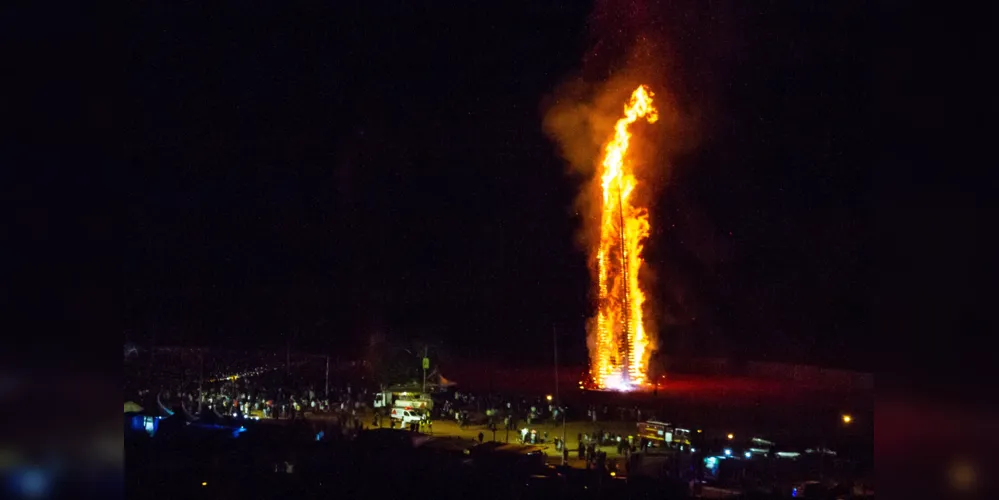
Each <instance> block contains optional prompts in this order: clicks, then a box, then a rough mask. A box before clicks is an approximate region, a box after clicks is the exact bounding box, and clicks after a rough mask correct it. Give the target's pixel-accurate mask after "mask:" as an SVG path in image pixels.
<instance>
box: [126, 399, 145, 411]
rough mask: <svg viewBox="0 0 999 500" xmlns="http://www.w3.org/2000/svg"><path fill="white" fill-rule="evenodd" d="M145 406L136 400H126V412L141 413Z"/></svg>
mask: <svg viewBox="0 0 999 500" xmlns="http://www.w3.org/2000/svg"><path fill="white" fill-rule="evenodd" d="M142 410H143V408H142V407H141V406H139V404H138V403H136V402H135V401H126V402H125V413H141V412H142Z"/></svg>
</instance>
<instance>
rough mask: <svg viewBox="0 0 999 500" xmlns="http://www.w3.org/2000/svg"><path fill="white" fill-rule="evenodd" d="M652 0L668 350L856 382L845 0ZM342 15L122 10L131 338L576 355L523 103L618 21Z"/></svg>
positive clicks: (576, 339)
mask: <svg viewBox="0 0 999 500" xmlns="http://www.w3.org/2000/svg"><path fill="white" fill-rule="evenodd" d="M647 3H648V5H646V6H645V8H646V9H648V10H647V11H644V10H643V11H641V12H643V13H644V12H647V13H649V15H650V16H653V17H655V18H656V19H659V20H662V22H656V23H651V24H649V25H648V26H650V28H648V29H655V30H660V31H661V32H660V33H657V36H660V37H663V38H664V39H666V40H669V42H670V50H671V56H672V57H673V59H672V61H673V63H672V65H671V68H672V70H673V71H675V72H676V84H675V85H676V90H677V94H678V95H680V96H681V97H685V98H689V100H690V103H691V106H696V107H698V108H699V109H704V110H706V111H705V112H704V116H705V117H706V119H705V120H704V124H703V126H702V127H703V130H701V137H702V139H701V141H700V143H699V144H698V145H697V147H696V148H695V149H694V150H693V151H691V152H688V153H686V154H685V155H683V156H682V157H680V158H677V159H676V160H675V168H674V170H673V173H672V176H671V178H670V184H669V186H668V187H667V188H666V189H664V190H663V192H662V196H661V197H660V199H659V201H658V202H657V203H656V205H655V210H656V211H655V212H654V215H653V220H654V221H656V220H659V221H660V224H659V225H658V226H657V227H656V228H655V229H654V232H653V236H652V241H650V242H649V249H648V254H647V256H646V257H647V259H648V260H649V262H650V264H651V265H652V266H653V267H654V268H655V269H657V273H661V275H660V277H659V280H658V281H657V284H656V291H655V292H654V293H655V295H656V296H657V299H656V302H657V310H656V312H655V314H654V316H655V317H656V318H657V321H659V323H660V326H659V328H660V329H661V330H663V332H664V333H663V338H664V341H663V348H664V349H665V350H666V351H667V352H675V353H678V354H689V355H718V354H727V355H741V356H744V357H746V358H752V359H774V360H794V361H804V362H816V363H823V364H828V365H836V366H849V367H860V368H867V367H869V366H870V365H869V363H870V359H869V356H868V355H867V354H865V351H866V350H865V349H861V348H858V345H863V342H865V341H866V340H867V339H868V338H869V337H870V335H871V332H870V330H871V326H870V321H869V318H868V315H867V308H868V305H869V302H870V297H869V296H868V294H869V293H870V291H869V290H870V283H869V282H868V281H867V276H869V272H868V269H867V264H866V253H865V252H866V250H865V248H866V241H867V229H866V223H865V221H866V218H867V210H868V205H869V202H870V200H869V198H870V175H871V174H870V168H871V160H870V159H869V153H870V152H869V150H868V149H867V148H868V145H867V142H866V141H867V138H868V135H869V134H868V132H869V130H868V122H869V118H868V116H869V109H868V106H869V104H870V103H869V92H868V90H869V89H868V85H869V73H868V71H869V60H868V58H867V53H868V51H867V49H866V42H867V30H868V26H867V22H866V20H865V17H864V14H863V11H862V10H861V9H860V8H859V6H860V4H856V3H851V2H832V3H830V2H805V3H801V2H795V3H792V2H787V3H783V4H781V3H777V4H770V5H768V6H754V7H752V8H750V7H748V6H746V7H733V6H731V5H729V6H724V7H723V6H721V5H720V4H718V3H717V2H703V1H691V2H674V3H672V4H670V3H668V2H660V3H656V2H647ZM342 4H346V2H315V1H312V2H302V1H291V2H284V3H280V4H274V5H273V6H272V5H269V4H266V3H264V2H259V3H255V2H250V3H245V2H240V3H232V4H231V5H226V6H218V7H209V6H205V5H203V4H199V3H192V2H185V3H180V4H177V3H175V2H143V3H140V4H135V5H133V7H132V8H133V18H132V21H131V22H130V23H129V38H130V40H129V44H128V47H129V59H128V66H127V75H126V95H125V97H126V99H127V100H126V102H127V103H129V104H130V105H132V106H134V110H135V111H136V113H134V116H136V119H135V121H134V123H130V124H128V126H129V134H128V136H127V138H126V155H127V156H126V157H127V163H128V165H129V182H128V184H129V186H131V187H130V189H129V191H128V193H127V203H128V212H127V217H128V221H129V224H128V226H127V234H126V236H127V240H126V244H127V247H126V260H125V269H124V273H125V285H124V286H125V287H124V290H125V296H126V300H127V302H126V310H125V323H126V328H127V329H128V330H129V331H130V337H131V338H133V339H135V340H147V339H149V338H152V336H154V335H155V337H156V338H157V342H165V343H190V344H199V345H203V344H220V345H229V346H232V345H254V346H262V345H283V343H284V337H283V335H285V334H290V333H292V332H294V333H295V336H296V342H297V343H299V344H301V345H303V346H305V345H308V346H310V347H315V348H348V347H350V346H356V345H358V344H363V342H364V339H366V337H367V335H368V334H370V333H371V332H373V331H376V330H380V331H384V332H388V333H392V334H395V335H399V336H404V337H405V336H424V337H431V338H439V339H442V340H444V341H445V342H446V343H447V344H448V345H449V346H450V347H451V348H453V349H454V350H456V351H460V352H472V353H476V354H477V355H485V354H486V353H488V352H490V351H496V352H497V353H498V354H497V355H499V354H503V353H523V352H524V350H523V347H518V346H517V344H518V343H521V344H523V343H540V345H539V346H538V347H537V348H536V349H535V351H537V352H536V353H535V352H530V351H529V354H525V356H527V357H530V356H532V355H533V356H536V357H537V358H538V359H548V353H549V352H550V350H549V349H550V347H549V346H550V338H551V328H552V324H557V325H558V329H559V332H560V338H562V339H563V340H562V342H564V343H565V344H566V346H567V347H566V349H567V352H568V353H569V354H568V356H570V357H571V358H573V359H575V360H582V359H583V358H584V357H585V345H584V342H585V334H584V332H583V324H584V321H585V318H586V316H587V315H588V314H589V313H590V309H589V300H588V286H589V285H588V283H589V274H588V272H587V268H586V260H585V255H584V253H583V252H582V251H580V250H579V249H578V247H577V246H576V244H575V238H574V234H575V232H576V231H577V229H578V226H579V220H577V219H576V218H574V211H573V208H572V207H573V199H574V197H575V195H576V190H577V187H578V185H577V184H576V182H577V181H574V180H573V179H572V178H570V177H568V176H567V175H566V174H565V172H566V165H565V162H564V160H563V159H562V158H561V157H560V156H559V154H558V152H557V149H556V148H555V145H554V144H553V142H552V141H551V140H550V139H549V138H548V137H546V136H545V134H544V133H543V131H542V116H543V111H542V108H541V103H542V101H543V99H544V97H545V96H546V95H549V94H551V93H552V92H553V91H554V89H556V88H557V87H558V86H559V84H560V83H562V82H564V81H565V80H566V79H567V78H569V77H571V76H573V75H577V74H580V73H582V74H586V75H588V76H587V77H593V76H592V73H593V69H594V68H613V67H614V63H615V61H613V60H603V61H600V60H599V59H600V57H604V58H613V57H615V54H614V51H613V50H610V51H603V48H606V47H608V46H612V47H613V46H614V44H615V43H617V44H619V45H620V44H623V43H624V42H621V41H620V40H618V39H616V38H615V35H614V30H613V23H614V20H613V16H611V19H610V20H609V21H608V18H607V17H599V16H593V15H592V12H593V5H590V4H588V3H587V2H579V1H563V2H556V1H550V0H532V1H504V2H474V1H473V2H425V4H426V5H419V6H418V5H416V4H414V3H412V2H362V3H361V4H364V6H363V7H358V6H355V7H350V6H346V5H342ZM716 4H718V5H716ZM827 4H829V5H827ZM359 5H360V4H359ZM622 5H625V4H624V3H622ZM627 5H629V8H632V7H635V5H637V3H633V4H627ZM598 10H599V9H598ZM634 12H635V11H631V14H632V15H634ZM643 15H645V14H643ZM608 25H609V26H611V27H610V28H608ZM595 48H601V52H600V53H601V54H609V55H603V56H600V55H595ZM584 59H585V60H586V61H587V62H586V63H585V64H584ZM594 59H597V62H592V61H593V60H594ZM596 73H599V71H597V72H596ZM667 80H668V79H667ZM657 218H658V219H657ZM663 221H665V222H663ZM654 224H655V222H654Z"/></svg>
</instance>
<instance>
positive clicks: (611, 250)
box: [589, 85, 659, 391]
mask: <svg viewBox="0 0 999 500" xmlns="http://www.w3.org/2000/svg"><path fill="white" fill-rule="evenodd" d="M652 95H653V94H652V92H650V91H649V89H648V88H646V87H645V86H644V85H640V86H639V87H638V88H637V89H635V91H634V92H633V93H632V94H631V98H630V99H629V101H628V103H627V104H626V105H625V107H624V116H623V117H621V118H620V119H619V120H618V121H617V123H616V124H615V125H614V134H613V136H612V137H611V138H610V140H609V141H608V142H607V144H606V145H605V146H604V149H603V155H604V156H603V161H602V162H601V164H600V167H599V169H598V174H599V177H600V187H601V190H602V194H603V198H602V202H601V205H600V239H599V243H598V248H596V251H595V252H594V254H595V256H596V263H595V267H596V269H595V271H596V285H597V297H598V301H597V315H596V318H594V321H591V322H590V328H591V330H595V331H591V332H589V334H590V335H591V336H594V337H595V340H594V342H593V344H592V348H591V351H590V376H591V379H592V380H591V382H592V384H593V385H594V386H596V387H597V388H600V389H610V390H625V391H626V390H632V389H636V388H640V387H641V386H643V385H645V384H646V376H647V369H648V361H649V355H650V354H651V350H650V349H649V345H650V339H649V337H648V335H647V334H646V330H645V325H644V322H643V314H642V306H643V304H644V303H645V293H644V292H643V291H642V288H641V287H640V284H639V281H638V273H639V270H640V269H641V268H642V255H641V254H642V247H643V245H644V244H645V241H646V240H647V239H648V236H649V210H648V207H646V206H643V205H642V204H640V203H639V202H638V201H637V200H636V197H635V196H633V194H634V191H635V188H636V187H637V186H638V179H637V178H636V176H635V174H634V171H633V161H632V158H630V157H629V155H628V149H629V145H630V142H631V140H632V134H631V132H630V131H629V127H630V126H631V125H632V124H634V123H635V122H637V121H639V120H645V121H647V122H648V123H655V122H656V120H658V118H659V116H658V112H657V111H656V108H655V107H653V104H652Z"/></svg>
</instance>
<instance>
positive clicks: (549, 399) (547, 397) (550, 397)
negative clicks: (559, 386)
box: [545, 394, 552, 403]
mask: <svg viewBox="0 0 999 500" xmlns="http://www.w3.org/2000/svg"><path fill="white" fill-rule="evenodd" d="M545 399H547V400H548V402H549V403H551V402H552V395H551V394H549V395H547V396H545Z"/></svg>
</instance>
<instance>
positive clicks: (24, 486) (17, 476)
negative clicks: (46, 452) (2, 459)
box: [7, 469, 52, 498]
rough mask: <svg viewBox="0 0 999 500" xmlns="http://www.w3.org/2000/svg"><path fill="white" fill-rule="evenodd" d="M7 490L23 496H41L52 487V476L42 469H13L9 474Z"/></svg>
mask: <svg viewBox="0 0 999 500" xmlns="http://www.w3.org/2000/svg"><path fill="white" fill-rule="evenodd" d="M9 478H10V479H9V482H8V485H7V488H8V492H12V493H14V496H19V497H24V498H43V497H45V496H48V493H49V490H51V489H52V478H51V477H49V473H47V472H46V471H45V470H42V469H27V470H21V471H15V472H14V474H12V475H10V476H9Z"/></svg>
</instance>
